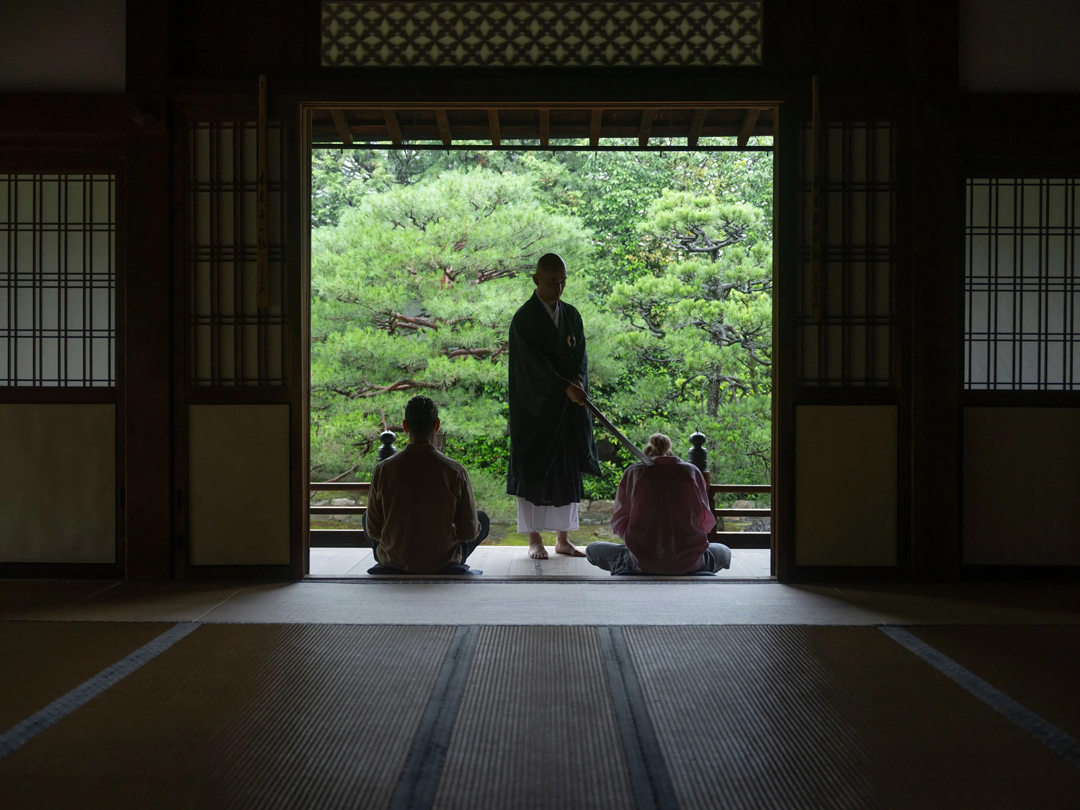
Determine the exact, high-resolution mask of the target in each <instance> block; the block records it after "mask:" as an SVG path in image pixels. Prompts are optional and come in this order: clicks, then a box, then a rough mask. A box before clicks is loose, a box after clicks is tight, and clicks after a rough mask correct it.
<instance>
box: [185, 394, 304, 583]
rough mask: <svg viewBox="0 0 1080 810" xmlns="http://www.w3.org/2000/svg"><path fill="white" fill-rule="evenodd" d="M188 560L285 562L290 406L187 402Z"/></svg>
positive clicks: (197, 562)
mask: <svg viewBox="0 0 1080 810" xmlns="http://www.w3.org/2000/svg"><path fill="white" fill-rule="evenodd" d="M188 437H189V469H188V486H189V508H190V517H189V521H190V522H189V530H190V549H191V556H190V561H191V564H192V565H274V564H279V565H287V564H288V563H289V514H290V510H289V406H288V405H192V406H190V407H189V408H188Z"/></svg>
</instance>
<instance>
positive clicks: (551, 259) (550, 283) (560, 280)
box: [533, 253, 566, 307]
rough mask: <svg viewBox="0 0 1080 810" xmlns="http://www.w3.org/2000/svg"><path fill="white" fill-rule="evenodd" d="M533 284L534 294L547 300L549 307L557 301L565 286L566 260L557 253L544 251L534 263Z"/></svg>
mask: <svg viewBox="0 0 1080 810" xmlns="http://www.w3.org/2000/svg"><path fill="white" fill-rule="evenodd" d="M533 284H535V285H536V294H537V295H539V296H540V298H541V299H542V300H544V301H545V302H547V305H548V306H549V307H554V306H555V305H556V304H558V303H559V299H560V298H561V297H562V294H563V290H564V289H565V288H566V262H564V261H563V259H562V256H560V255H559V254H558V253H545V254H544V255H543V256H541V257H540V261H538V262H537V263H536V272H535V273H533Z"/></svg>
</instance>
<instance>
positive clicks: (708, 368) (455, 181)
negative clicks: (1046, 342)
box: [305, 104, 776, 579]
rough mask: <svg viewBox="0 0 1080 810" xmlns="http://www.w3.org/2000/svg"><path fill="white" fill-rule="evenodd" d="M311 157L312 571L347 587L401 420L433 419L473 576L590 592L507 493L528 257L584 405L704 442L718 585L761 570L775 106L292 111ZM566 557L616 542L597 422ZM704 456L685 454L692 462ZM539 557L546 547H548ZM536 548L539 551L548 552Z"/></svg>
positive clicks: (610, 474)
mask: <svg viewBox="0 0 1080 810" xmlns="http://www.w3.org/2000/svg"><path fill="white" fill-rule="evenodd" d="M305 116H306V125H307V131H308V135H309V142H308V143H309V146H310V149H309V150H307V153H308V154H309V156H310V164H309V166H310V172H309V177H310V183H311V186H310V191H311V194H310V210H309V236H310V240H309V242H308V245H309V247H308V250H309V254H308V261H306V262H305V265H306V266H307V267H308V268H309V269H310V279H309V282H310V284H309V287H308V289H309V290H310V308H309V309H308V311H307V312H306V313H305V314H307V315H309V317H310V320H309V322H308V335H309V337H310V340H309V343H308V345H307V347H306V348H308V350H309V352H310V356H309V358H308V362H307V364H306V366H307V368H308V369H309V370H310V388H309V390H310V399H309V407H310V411H309V424H310V432H309V442H308V448H307V449H308V454H307V459H308V465H307V468H308V470H309V479H310V481H311V482H312V483H311V485H310V492H309V503H308V509H309V521H310V523H309V534H308V537H309V538H310V551H309V553H310V558H309V566H310V567H309V572H310V575H312V576H329V577H352V576H366V570H367V568H369V567H370V566H371V565H373V564H374V560H373V559H372V557H371V553H370V548H369V542H368V540H367V538H366V537H365V536H364V533H363V531H362V526H361V521H362V516H363V513H364V511H365V509H366V494H367V487H368V482H369V481H370V476H371V472H372V470H373V468H374V465H375V464H376V463H377V461H378V459H379V457H380V453H382V454H384V455H385V454H386V453H389V452H391V451H392V450H393V449H399V448H400V447H401V446H402V445H403V444H404V443H405V442H406V437H405V435H404V434H403V433H402V430H401V427H402V426H401V422H402V414H403V411H404V405H405V403H406V402H407V401H408V399H409V398H411V397H412V396H415V395H417V394H425V395H427V396H430V397H432V398H433V399H434V400H435V401H436V403H437V404H438V406H439V409H440V418H441V419H442V425H443V429H442V430H441V431H440V433H439V434H438V442H439V443H438V446H439V448H440V449H441V450H443V451H444V452H445V453H446V454H447V455H449V456H450V457H451V458H454V459H455V460H457V461H459V462H460V463H462V464H463V465H464V466H465V467H466V469H467V470H468V472H469V475H470V479H471V481H472V485H473V490H474V493H475V496H476V501H477V506H478V508H480V509H482V510H484V511H485V512H486V513H487V514H488V516H489V517H490V519H491V532H490V535H489V538H488V540H487V541H485V543H484V544H483V545H482V546H480V547H479V548H478V549H477V551H476V552H474V554H473V556H472V557H470V559H469V562H470V564H471V565H473V566H474V567H475V568H479V569H483V570H484V572H485V577H484V578H485V579H488V578H491V577H496V578H498V577H514V578H518V577H529V578H533V577H539V578H547V577H555V578H579V577H581V578H586V577H604V578H606V577H607V576H608V574H607V572H605V571H601V570H599V569H596V568H592V567H591V566H590V565H589V564H588V563H587V562H586V561H585V560H583V559H574V558H567V557H555V555H554V554H552V555H551V559H549V560H544V561H536V560H532V559H530V558H529V557H528V555H527V553H526V551H527V538H526V537H525V536H524V535H520V534H518V533H517V527H516V519H515V516H516V499H515V498H513V497H511V496H508V495H506V494H505V483H506V467H507V462H508V457H509V438H508V435H507V429H506V424H507V398H506V384H507V383H506V373H507V369H506V359H507V358H506V348H507V328H508V326H509V322H510V318H511V317H512V316H513V314H514V312H515V310H516V309H517V308H518V307H519V306H520V305H521V304H522V303H524V302H525V300H527V298H528V297H529V296H530V295H531V293H532V289H533V285H532V281H531V276H532V273H533V268H534V267H535V264H536V260H537V259H538V258H539V256H540V255H542V254H544V253H548V252H555V253H559V254H560V255H562V256H563V257H564V258H565V259H566V260H567V264H568V266H569V271H570V272H569V283H568V285H567V290H566V293H565V294H564V300H567V301H568V302H570V303H571V304H573V305H574V306H575V307H576V308H577V309H578V310H579V311H580V312H581V314H582V317H583V320H584V324H585V331H586V336H587V338H588V351H589V369H590V378H591V381H590V388H591V390H590V396H591V397H592V399H593V400H594V401H595V402H596V404H597V405H598V406H599V407H600V409H601V410H602V411H604V412H605V413H606V414H607V415H608V416H609V418H611V419H612V421H613V422H614V423H615V424H616V426H617V427H619V429H620V430H622V431H623V432H624V433H625V434H626V435H627V436H628V437H629V438H630V439H631V440H632V441H633V442H634V443H635V444H637V445H638V446H639V447H640V446H644V444H645V442H646V440H647V439H648V436H649V435H650V434H652V433H655V432H662V433H666V434H667V435H669V436H670V437H671V439H672V443H673V445H674V452H675V454H676V455H678V456H680V457H681V458H683V459H684V460H686V459H687V458H688V454H689V451H690V449H691V435H692V434H695V433H701V434H704V437H705V439H704V445H703V446H704V449H705V450H706V451H707V457H706V460H705V461H704V462H702V463H700V464H699V466H700V467H702V468H704V469H706V470H707V471H708V478H709V481H710V484H711V497H712V499H713V506H714V507H715V509H714V514H715V516H716V518H717V527H716V531H717V533H718V536H717V537H715V538H711V539H713V540H715V541H717V542H723V543H725V544H727V545H729V546H730V547H731V548H732V549H733V561H732V566H731V568H730V569H728V570H726V571H724V572H723V573H722V576H723V577H736V578H765V577H769V576H771V575H772V573H774V566H773V546H774V543H773V542H772V520H771V483H772V476H773V474H774V469H773V467H774V463H773V458H774V456H773V450H772V446H773V420H772V374H771V366H772V343H773V341H772V335H773V324H772V314H773V306H774V305H773V302H774V285H773V244H772V243H773V197H774V180H773V178H774V167H773V142H774V123H775V120H776V109H775V106H773V105H765V104H762V105H756V106H753V107H746V106H745V105H730V106H725V105H710V106H695V107H690V106H683V107H678V106H674V107H671V106H663V105H656V106H652V107H642V106H640V105H638V106H636V107H633V108H625V109H624V108H617V109H607V108H605V109H596V108H588V107H567V108H565V109H564V108H555V107H552V108H546V109H545V108H540V109H538V108H524V107H505V108H503V107H500V108H490V109H489V108H460V109H459V108H451V107H447V108H430V107H424V108H420V107H411V106H405V105H399V106H394V107H393V108H385V107H374V106H362V105H356V106H351V107H342V106H336V107H332V108H331V107H324V106H318V107H315V106H312V107H309V108H306V109H305ZM594 433H595V437H596V442H597V449H598V452H599V455H600V461H601V468H602V471H603V474H602V475H601V476H598V477H590V476H586V477H585V492H586V499H585V501H583V502H582V504H581V505H580V509H579V514H580V528H579V530H578V531H576V532H572V533H571V537H570V539H571V542H573V543H575V544H576V545H577V546H578V547H581V548H583V547H584V546H585V545H586V544H587V543H588V542H590V541H592V540H614V541H618V539H617V538H615V537H614V535H613V534H612V531H611V528H610V518H611V513H612V509H613V499H614V496H615V490H616V487H617V485H618V482H619V479H620V477H621V474H622V471H623V470H624V469H625V468H626V467H627V466H628V465H629V464H630V463H632V462H633V460H634V459H633V458H632V456H631V455H630V453H629V452H628V451H627V450H625V449H624V448H623V447H621V446H620V445H619V444H618V443H617V442H615V441H614V440H613V439H612V437H610V436H609V435H607V434H606V433H605V432H604V429H603V428H602V427H600V425H599V424H596V425H595V427H594ZM698 443H700V442H698ZM545 539H546V538H545ZM553 542H554V538H553V537H552V539H551V544H553Z"/></svg>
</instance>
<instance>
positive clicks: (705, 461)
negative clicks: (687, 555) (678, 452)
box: [687, 430, 724, 532]
mask: <svg viewBox="0 0 1080 810" xmlns="http://www.w3.org/2000/svg"><path fill="white" fill-rule="evenodd" d="M705 438H706V437H705V434H704V433H702V432H701V431H700V430H697V431H694V432H693V433H691V434H690V452H689V453H688V454H687V458H688V459H689V461H690V463H691V464H693V465H694V466H695V467H697V468H698V469H699V470H701V474H702V475H704V476H705V486H711V485H712V476H711V475H710V474H709V451H708V450H706V449H705ZM713 497H714V496H713V494H712V492H711V491H710V492H709V506H710V507H711V508H712V509H714V510H715V509H716V502H715V501H714V500H713ZM714 531H718V532H722V531H724V519H723V518H722V517H720V516H716V528H715V529H714Z"/></svg>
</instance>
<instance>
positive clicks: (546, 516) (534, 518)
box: [517, 498, 578, 534]
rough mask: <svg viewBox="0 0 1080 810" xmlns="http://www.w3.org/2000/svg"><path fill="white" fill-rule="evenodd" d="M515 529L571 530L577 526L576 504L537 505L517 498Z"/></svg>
mask: <svg viewBox="0 0 1080 810" xmlns="http://www.w3.org/2000/svg"><path fill="white" fill-rule="evenodd" d="M517 506H518V518H517V530H518V533H519V534H528V533H529V532H572V531H574V530H575V529H577V527H578V505H577V504H576V503H568V504H566V506H537V505H536V504H534V503H530V502H529V501H527V500H525V499H524V498H518V504H517Z"/></svg>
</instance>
